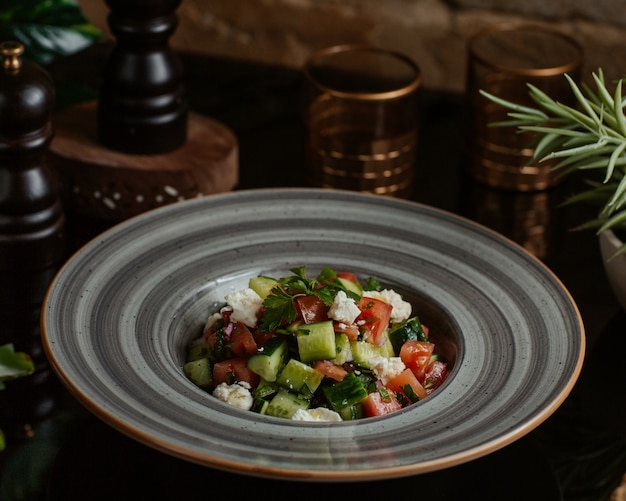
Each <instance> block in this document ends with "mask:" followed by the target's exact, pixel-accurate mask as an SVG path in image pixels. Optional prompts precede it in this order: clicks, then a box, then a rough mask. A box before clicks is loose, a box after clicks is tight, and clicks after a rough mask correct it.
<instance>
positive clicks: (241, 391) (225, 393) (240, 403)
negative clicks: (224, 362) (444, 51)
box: [213, 382, 254, 411]
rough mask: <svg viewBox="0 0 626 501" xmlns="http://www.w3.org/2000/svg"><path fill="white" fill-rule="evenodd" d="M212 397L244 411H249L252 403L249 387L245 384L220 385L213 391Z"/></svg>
mask: <svg viewBox="0 0 626 501" xmlns="http://www.w3.org/2000/svg"><path fill="white" fill-rule="evenodd" d="M213 396H214V397H215V398H218V399H220V400H221V401H222V402H226V403H227V404H229V405H232V406H233V407H238V408H239V409H243V410H244V411H249V410H250V409H251V408H252V403H253V401H254V398H253V397H252V393H251V392H250V385H249V384H248V383H246V382H240V383H237V384H226V383H220V384H218V385H217V387H216V388H215V389H214V390H213Z"/></svg>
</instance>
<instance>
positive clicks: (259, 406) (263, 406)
mask: <svg viewBox="0 0 626 501" xmlns="http://www.w3.org/2000/svg"><path fill="white" fill-rule="evenodd" d="M269 406H270V403H269V402H268V401H267V400H263V399H262V398H255V399H254V401H253V402H252V407H250V410H251V411H252V412H256V413H258V414H267V409H268V408H269Z"/></svg>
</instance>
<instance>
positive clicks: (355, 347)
mask: <svg viewBox="0 0 626 501" xmlns="http://www.w3.org/2000/svg"><path fill="white" fill-rule="evenodd" d="M385 344H386V343H385ZM350 347H351V349H352V361H353V362H354V363H355V364H356V365H358V366H359V367H363V368H365V369H371V367H370V364H369V361H370V360H371V359H372V358H375V357H382V356H383V354H382V351H383V350H382V347H380V346H378V345H375V344H372V343H369V342H367V341H350Z"/></svg>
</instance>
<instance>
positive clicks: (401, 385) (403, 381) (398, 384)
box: [387, 368, 428, 401]
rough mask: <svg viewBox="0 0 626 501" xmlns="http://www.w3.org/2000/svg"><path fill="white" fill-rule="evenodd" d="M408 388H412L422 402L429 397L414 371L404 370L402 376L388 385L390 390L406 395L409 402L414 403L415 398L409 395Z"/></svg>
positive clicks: (395, 378) (398, 376)
mask: <svg viewBox="0 0 626 501" xmlns="http://www.w3.org/2000/svg"><path fill="white" fill-rule="evenodd" d="M407 386H410V387H411V389H412V390H413V393H415V395H417V396H418V397H419V399H420V400H421V399H422V398H426V396H427V395H428V393H427V392H426V390H425V389H424V387H423V386H422V385H421V384H420V382H419V381H418V380H417V377H415V374H413V371H412V370H411V369H409V368H406V369H404V370H403V371H402V372H401V373H400V374H398V375H397V376H396V377H394V378H393V379H392V380H391V381H389V382H388V383H387V387H388V388H389V389H390V390H393V391H397V392H401V393H404V394H405V395H406V396H407V398H408V399H409V400H411V401H413V400H414V398H413V396H412V395H410V394H409V392H408V390H407V388H406V387H407Z"/></svg>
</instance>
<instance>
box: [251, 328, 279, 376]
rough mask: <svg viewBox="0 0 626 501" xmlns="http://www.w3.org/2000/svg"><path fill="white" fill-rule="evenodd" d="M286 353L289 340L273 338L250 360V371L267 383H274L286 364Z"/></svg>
mask: <svg viewBox="0 0 626 501" xmlns="http://www.w3.org/2000/svg"><path fill="white" fill-rule="evenodd" d="M286 353H287V340H286V339H284V338H281V337H275V338H272V339H270V340H269V341H268V342H267V343H265V345H263V347H262V348H260V349H259V351H258V352H257V353H256V354H254V355H252V356H251V357H250V358H249V359H248V364H247V365H248V369H250V370H251V371H252V372H254V373H255V374H258V375H259V376H261V377H262V378H263V379H265V380H266V381H269V382H274V381H276V378H277V377H278V373H279V372H280V370H281V369H282V368H283V365H284V364H285V355H286Z"/></svg>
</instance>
